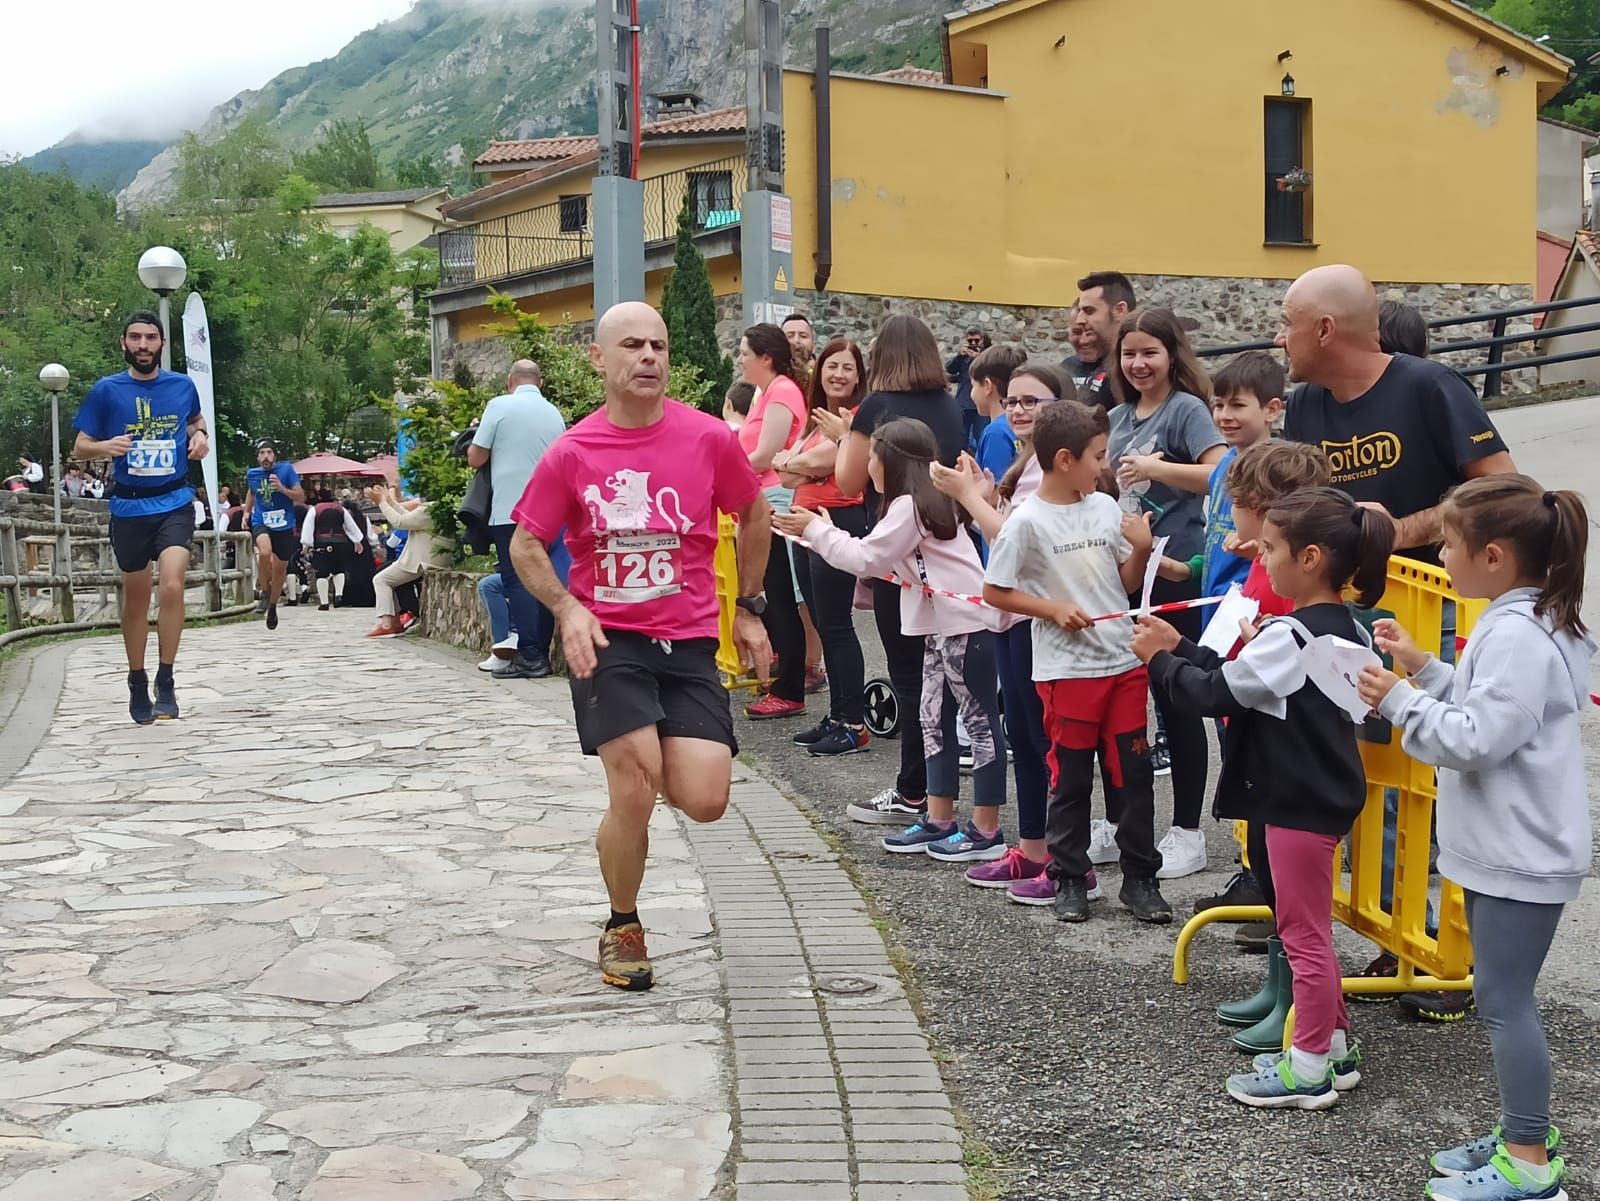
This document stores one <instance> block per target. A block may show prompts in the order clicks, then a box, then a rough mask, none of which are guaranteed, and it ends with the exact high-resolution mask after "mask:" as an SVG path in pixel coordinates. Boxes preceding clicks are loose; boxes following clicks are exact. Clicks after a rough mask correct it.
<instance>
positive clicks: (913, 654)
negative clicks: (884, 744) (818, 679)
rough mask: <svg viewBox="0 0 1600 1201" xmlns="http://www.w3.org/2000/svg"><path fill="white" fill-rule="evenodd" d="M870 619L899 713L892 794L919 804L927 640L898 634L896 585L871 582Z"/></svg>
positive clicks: (924, 787)
mask: <svg viewBox="0 0 1600 1201" xmlns="http://www.w3.org/2000/svg"><path fill="white" fill-rule="evenodd" d="M872 615H873V617H874V618H875V619H876V621H877V623H878V637H879V638H880V639H882V640H883V653H884V655H885V656H886V657H887V658H888V660H889V680H890V682H891V683H893V685H894V699H895V704H896V705H897V706H898V707H899V710H900V775H899V776H898V777H897V778H896V779H895V784H894V786H895V790H896V791H897V792H899V793H900V795H901V796H903V797H905V799H906V800H908V801H916V802H919V803H920V802H921V801H922V799H923V798H924V797H926V796H927V795H928V765H927V763H926V761H925V760H924V759H923V750H922V723H921V722H920V721H919V720H918V717H917V715H918V714H919V713H920V712H921V711H922V653H923V651H924V649H926V647H927V639H926V638H923V637H922V636H921V635H918V634H902V633H901V632H900V586H899V585H898V584H891V583H889V581H887V580H873V581H872Z"/></svg>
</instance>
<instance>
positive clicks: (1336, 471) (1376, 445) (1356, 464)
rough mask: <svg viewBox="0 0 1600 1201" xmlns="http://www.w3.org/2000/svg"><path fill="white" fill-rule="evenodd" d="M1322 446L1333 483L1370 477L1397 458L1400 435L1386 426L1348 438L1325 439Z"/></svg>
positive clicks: (1344, 482) (1396, 463) (1384, 468)
mask: <svg viewBox="0 0 1600 1201" xmlns="http://www.w3.org/2000/svg"><path fill="white" fill-rule="evenodd" d="M1322 449H1323V451H1324V452H1325V453H1326V454H1327V456H1328V466H1329V467H1331V468H1332V471H1333V482H1334V483H1335V484H1346V483H1349V482H1350V481H1352V480H1366V479H1371V478H1372V477H1373V476H1375V475H1377V474H1378V473H1379V472H1380V471H1387V470H1389V468H1391V467H1394V466H1397V465H1398V464H1399V462H1400V439H1399V437H1398V436H1397V435H1395V434H1391V433H1389V432H1388V431H1387V430H1380V431H1379V432H1378V433H1375V434H1364V435H1362V436H1361V437H1359V438H1352V439H1350V441H1348V442H1327V441H1324V442H1323V444H1322Z"/></svg>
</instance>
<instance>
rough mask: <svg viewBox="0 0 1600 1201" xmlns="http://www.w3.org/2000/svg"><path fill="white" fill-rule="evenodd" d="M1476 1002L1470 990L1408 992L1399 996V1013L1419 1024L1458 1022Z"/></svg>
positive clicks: (1468, 1012) (1469, 1011) (1470, 1010)
mask: <svg viewBox="0 0 1600 1201" xmlns="http://www.w3.org/2000/svg"><path fill="white" fill-rule="evenodd" d="M1476 1005H1477V1002H1476V1001H1474V1000H1473V997H1472V990H1471V989H1447V990H1445V991H1443V992H1408V993H1402V994H1401V995H1400V1012H1401V1013H1403V1014H1405V1015H1406V1016H1407V1017H1409V1018H1416V1019H1417V1020H1418V1021H1421V1022H1459V1021H1460V1020H1461V1019H1462V1018H1464V1017H1466V1016H1467V1015H1468V1014H1470V1013H1471V1012H1472V1010H1473V1008H1474V1007H1475V1006H1476Z"/></svg>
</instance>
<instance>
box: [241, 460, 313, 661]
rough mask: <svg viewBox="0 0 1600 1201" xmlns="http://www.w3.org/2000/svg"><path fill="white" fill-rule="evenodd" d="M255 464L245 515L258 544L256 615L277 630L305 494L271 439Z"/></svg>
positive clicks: (248, 477) (249, 479)
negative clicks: (298, 507) (280, 600)
mask: <svg viewBox="0 0 1600 1201" xmlns="http://www.w3.org/2000/svg"><path fill="white" fill-rule="evenodd" d="M256 463H257V464H258V466H255V467H252V468H251V469H250V470H249V472H248V473H246V476H245V490H244V493H245V495H244V511H245V516H246V517H247V518H248V519H249V521H250V538H251V540H252V541H253V542H254V543H255V544H256V579H258V580H260V581H261V585H262V589H261V594H260V595H259V596H257V597H256V612H257V613H265V614H266V615H267V629H269V630H275V629H277V628H278V598H279V597H281V596H282V595H283V580H284V577H285V576H286V575H288V574H289V560H291V559H293V558H294V556H295V553H296V552H297V551H298V550H299V549H300V538H299V534H298V531H299V525H300V523H299V522H297V521H296V520H295V516H294V507H295V506H296V505H303V504H305V501H306V490H305V489H304V488H303V487H301V485H300V474H299V473H298V472H297V471H295V469H294V466H293V465H292V464H290V463H280V462H278V448H277V446H276V444H274V443H273V441H272V439H271V438H263V439H261V441H259V442H257V443H256Z"/></svg>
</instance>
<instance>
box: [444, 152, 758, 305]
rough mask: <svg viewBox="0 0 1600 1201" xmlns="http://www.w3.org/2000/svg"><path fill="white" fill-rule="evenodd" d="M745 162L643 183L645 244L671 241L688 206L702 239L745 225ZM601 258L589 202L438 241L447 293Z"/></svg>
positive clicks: (502, 220)
mask: <svg viewBox="0 0 1600 1201" xmlns="http://www.w3.org/2000/svg"><path fill="white" fill-rule="evenodd" d="M745 181H746V175H745V159H744V158H743V157H742V156H738V157H729V158H724V159H718V160H716V161H714V162H709V163H702V164H699V165H697V166H694V167H690V168H687V169H685V170H681V171H672V172H668V173H667V174H664V175H654V176H651V177H649V178H647V179H644V180H642V181H641V182H642V183H643V184H644V240H645V245H646V246H650V245H652V244H656V243H661V242H670V241H672V240H673V239H674V238H675V237H677V234H678V214H679V212H680V211H682V209H683V206H684V204H685V203H686V202H687V203H688V205H689V211H690V213H691V214H692V216H693V218H694V228H695V233H697V234H702V233H711V232H714V231H716V230H719V229H731V228H734V227H736V226H737V225H738V224H739V206H740V205H741V204H742V203H743V201H744V193H745ZM593 256H594V238H593V234H592V231H591V213H590V197H589V196H588V195H587V194H578V195H572V196H563V197H561V198H560V199H559V200H554V201H552V202H550V203H549V204H541V205H539V206H538V207H537V208H531V209H523V210H522V211H521V212H516V213H509V214H507V215H506V216H504V217H494V218H491V219H490V220H487V221H477V222H474V223H473V224H471V225H462V226H459V227H457V228H455V229H447V230H443V231H441V232H440V234H439V267H440V280H439V284H440V289H441V290H449V289H455V288H468V287H473V286H475V285H478V284H487V283H494V282H497V281H502V280H506V279H511V278H514V277H517V276H522V275H532V274H535V273H537V272H540V271H547V270H551V269H553V268H558V267H568V266H573V265H576V264H578V263H583V262H586V261H588V260H589V259H590V258H592V257H593Z"/></svg>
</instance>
